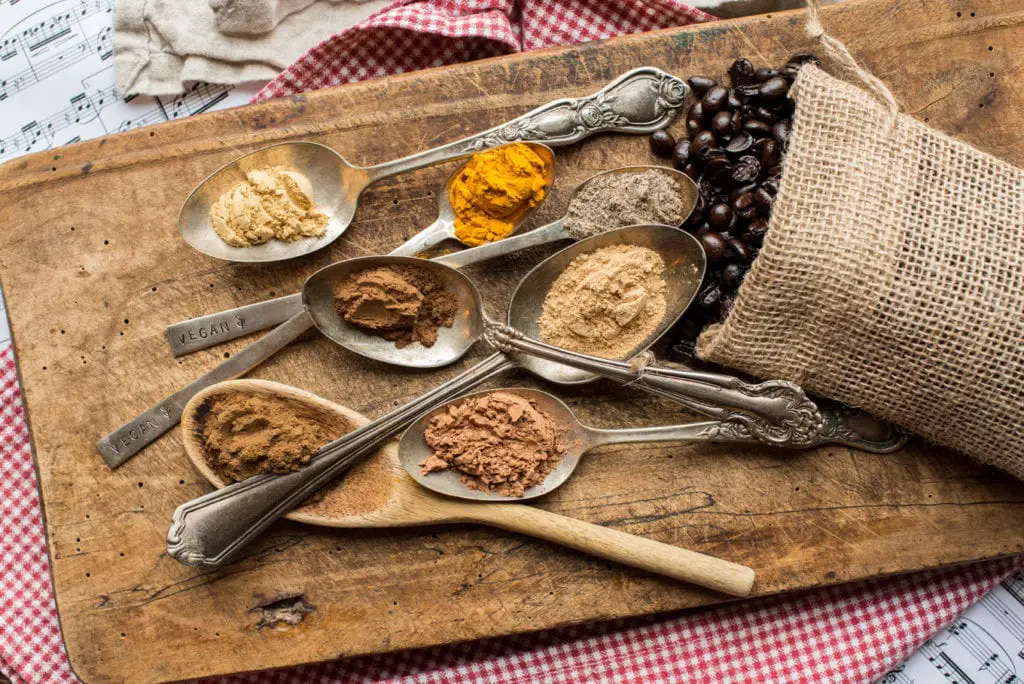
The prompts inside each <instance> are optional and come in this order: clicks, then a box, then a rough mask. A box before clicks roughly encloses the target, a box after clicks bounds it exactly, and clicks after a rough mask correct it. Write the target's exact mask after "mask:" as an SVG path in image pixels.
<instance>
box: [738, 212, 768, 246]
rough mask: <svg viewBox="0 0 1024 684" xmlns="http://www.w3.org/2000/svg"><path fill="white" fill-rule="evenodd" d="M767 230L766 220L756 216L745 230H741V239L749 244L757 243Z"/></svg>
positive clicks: (759, 242)
mask: <svg viewBox="0 0 1024 684" xmlns="http://www.w3.org/2000/svg"><path fill="white" fill-rule="evenodd" d="M767 232H768V221H766V220H765V219H763V218H756V219H754V220H753V221H751V222H750V223H749V224H748V225H747V228H746V230H744V231H743V241H744V242H746V243H747V244H748V245H749V244H755V245H759V244H761V241H762V240H763V239H764V234H765V233H767Z"/></svg>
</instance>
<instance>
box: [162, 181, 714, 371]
mask: <svg viewBox="0 0 1024 684" xmlns="http://www.w3.org/2000/svg"><path fill="white" fill-rule="evenodd" d="M651 169H654V170H657V171H659V172H662V173H666V174H669V175H671V176H672V177H673V178H675V179H676V181H677V182H678V184H679V191H680V193H681V195H682V200H683V206H684V212H683V213H684V215H689V213H690V212H691V211H693V208H694V207H695V206H696V204H697V194H698V191H697V186H696V185H695V184H694V182H693V181H692V180H690V177H689V176H687V175H686V174H684V173H682V172H680V171H677V170H675V169H672V168H668V167H665V166H624V167H621V168H618V169H612V170H610V171H604V172H602V173H598V174H595V175H593V176H591V177H590V178H588V179H586V180H585V181H583V182H582V183H581V184H580V185H579V186H578V187H577V188H576V190H574V191H573V195H572V197H573V198H575V197H576V196H577V195H578V194H579V193H580V192H581V191H582V190H583V188H584V187H585V186H586V185H587V184H588V183H590V182H592V181H593V180H595V179H597V178H601V177H603V176H608V175H611V174H617V173H633V172H637V171H647V170H651ZM456 173H457V172H456ZM454 178H455V174H453V175H452V176H451V177H450V178H449V180H448V184H447V185H446V186H445V187H446V191H445V193H443V194H444V195H445V199H444V200H443V201H444V205H443V206H442V207H441V208H440V215H441V216H442V217H445V218H444V223H441V222H442V219H441V218H439V219H438V223H435V224H434V225H433V226H431V227H429V228H426V229H424V231H422V232H421V233H419V234H418V235H415V236H413V237H412V239H411V240H409V241H408V242H406V243H405V244H404V245H402V246H401V247H399V248H398V249H396V250H395V251H394V252H391V254H393V255H405V256H412V255H415V254H417V253H419V252H420V251H422V249H423V248H422V247H418V246H414V245H413V243H414V242H415V241H417V240H420V239H423V240H425V241H426V242H431V241H432V240H434V238H435V237H437V236H439V235H440V234H441V232H444V235H445V236H446V237H447V236H449V235H448V232H449V231H451V233H452V234H454V216H453V215H452V211H451V204H450V203H449V202H448V200H447V194H448V192H447V188H448V187H449V186H450V183H451V181H452V180H453V179H454ZM438 201H439V203H441V201H442V198H438ZM569 204H570V205H571V204H572V198H570V201H569ZM448 216H451V218H450V219H449V218H447V217H448ZM439 224H441V225H440V227H438V226H439ZM611 228H612V226H610V227H609V229H611ZM428 232H429V233H431V235H428V236H427V237H426V238H421V237H420V236H422V235H423V234H424V233H428ZM571 239H573V237H572V235H570V234H569V231H568V230H566V228H565V217H562V218H560V219H558V220H557V221H554V222H552V223H549V224H547V225H546V226H541V227H540V228H535V229H533V230H531V231H529V232H527V233H523V234H521V235H511V236H509V237H506V238H504V239H503V240H499V241H497V242H493V243H491V244H487V245H480V246H478V247H473V248H471V249H467V250H463V251H461V252H456V253H454V254H447V255H445V256H444V257H443V258H442V259H441V260H442V261H443V262H444V263H446V264H448V265H449V266H452V267H454V268H460V267H462V266H468V265H470V264H473V263H478V262H479V261H480V260H483V259H494V258H497V257H500V256H506V255H509V254H513V253H515V252H518V251H520V250H523V249H526V248H528V247H536V246H538V245H545V244H548V243H551V242H557V241H559V240H571ZM302 310H303V308H302V293H301V292H296V293H295V294H293V295H287V296H284V297H277V298H276V299H269V300H267V301H264V302H257V303H255V304H248V305H246V306H239V307H236V308H234V309H228V310H226V311H220V312H218V313H213V314H208V315H206V316H200V317H198V318H191V319H189V320H187V321H181V322H180V323H174V324H172V325H169V326H167V330H166V335H167V343H168V344H169V345H170V347H171V353H172V354H174V356H182V355H184V354H191V353H192V352H195V351H199V350H200V349H207V348H208V347H212V346H214V345H217V344H220V343H222V342H227V341H229V340H234V339H237V338H239V337H243V336H245V335H249V334H251V333H254V332H257V331H259V330H263V329H265V328H272V327H274V326H275V325H280V324H281V323H284V322H285V321H287V320H288V319H289V318H291V317H292V316H294V315H295V314H297V313H301V312H302Z"/></svg>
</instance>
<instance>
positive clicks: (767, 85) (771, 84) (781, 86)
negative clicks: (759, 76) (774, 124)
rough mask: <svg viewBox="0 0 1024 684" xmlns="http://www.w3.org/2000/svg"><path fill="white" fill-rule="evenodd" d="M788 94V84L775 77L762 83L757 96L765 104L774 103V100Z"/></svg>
mask: <svg viewBox="0 0 1024 684" xmlns="http://www.w3.org/2000/svg"><path fill="white" fill-rule="evenodd" d="M788 92H789V82H788V81H786V79H784V78H781V77H779V76H775V77H773V78H769V79H768V80H767V81H765V82H764V83H762V84H761V87H760V88H759V89H758V91H757V94H758V95H759V96H760V97H761V99H762V100H764V101H765V102H774V101H775V100H779V99H781V98H782V97H783V96H785V94H786V93H788Z"/></svg>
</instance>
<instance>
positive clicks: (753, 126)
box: [743, 119, 772, 138]
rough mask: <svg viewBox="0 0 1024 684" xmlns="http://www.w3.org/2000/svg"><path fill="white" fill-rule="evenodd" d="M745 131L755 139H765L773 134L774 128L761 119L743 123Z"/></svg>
mask: <svg viewBox="0 0 1024 684" xmlns="http://www.w3.org/2000/svg"><path fill="white" fill-rule="evenodd" d="M743 130H745V131H746V132H747V133H750V134H751V135H752V136H754V137H755V138H763V137H765V136H768V135H771V134H772V127H771V126H769V125H768V124H766V123H765V122H764V121H761V120H759V119H748V120H747V121H744V122H743Z"/></svg>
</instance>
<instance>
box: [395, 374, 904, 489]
mask: <svg viewBox="0 0 1024 684" xmlns="http://www.w3.org/2000/svg"><path fill="white" fill-rule="evenodd" d="M493 391H494V390H483V391H480V392H474V393H473V394H469V395H464V396H462V397H459V398H458V399H453V400H452V401H450V402H448V404H445V405H444V406H441V407H440V408H438V409H436V410H435V411H432V412H431V413H429V414H426V415H424V416H422V417H420V419H419V420H417V421H416V422H415V423H413V424H412V425H410V426H409V427H408V428H407V429H406V431H405V433H403V434H402V439H401V442H400V443H399V447H398V457H399V460H400V461H401V463H402V467H403V468H405V470H406V472H407V473H409V475H411V476H412V478H413V479H414V480H416V481H417V482H419V483H420V484H421V485H423V486H424V487H426V488H427V489H432V490H433V491H435V492H438V493H440V494H446V495H448V496H454V497H457V498H459V499H468V500H471V501H525V500H528V499H535V498H537V497H539V496H544V495H545V494H548V493H549V492H552V491H554V490H555V489H558V488H559V487H561V486H562V485H563V484H565V481H566V480H568V479H569V476H571V475H572V474H573V472H574V471H575V470H576V466H577V465H578V464H579V462H580V459H581V458H582V457H583V455H584V454H585V453H587V452H588V451H590V450H591V449H596V448H597V447H601V446H606V445H609V444H638V443H644V442H716V443H732V444H760V443H763V442H761V440H760V439H758V438H756V437H754V436H753V435H752V434H751V433H750V432H749V431H747V430H744V429H742V428H743V426H742V424H740V423H733V422H729V421H721V420H711V421H702V422H695V423H685V424H682V425H665V426H660V427H649V428H626V429H617V430H607V429H600V428H594V427H590V426H587V425H584V424H582V423H581V422H580V421H579V420H578V419H577V418H576V415H575V414H574V413H573V412H572V409H570V408H569V407H568V406H567V405H566V404H565V403H564V402H563V401H562V400H561V399H559V398H557V397H555V396H553V395H551V394H548V393H547V392H542V391H540V390H536V389H530V388H526V387H517V388H512V389H504V388H503V389H501V390H500V391H502V392H511V393H513V394H518V395H519V396H522V397H524V398H526V399H530V400H532V401H534V402H535V403H536V406H537V407H538V408H539V409H540V410H542V411H544V412H546V413H548V414H550V415H551V416H552V417H553V418H554V419H555V421H556V422H557V423H559V424H561V425H563V426H565V435H564V438H563V440H564V442H565V445H566V447H567V448H568V452H567V453H566V454H565V456H563V457H562V460H561V461H559V463H558V466H557V467H556V468H555V469H554V470H552V471H551V472H550V473H549V474H548V476H547V477H546V478H545V479H544V481H543V482H541V483H539V484H537V485H534V486H533V487H529V488H527V489H526V493H525V494H524V495H523V496H505V495H502V494H499V493H497V492H489V491H480V490H477V489H470V488H469V487H467V486H466V485H464V484H463V483H462V480H461V475H460V473H459V472H458V471H457V470H455V469H453V468H449V469H447V470H441V471H436V472H432V473H430V474H428V475H424V474H423V473H422V472H421V470H420V463H422V462H423V461H424V460H426V459H427V458H428V457H429V456H430V455H431V449H430V447H429V446H427V443H426V441H425V439H424V433H425V432H426V430H427V428H428V427H429V426H430V420H431V419H432V418H433V417H434V415H436V414H437V413H439V412H441V411H444V410H445V409H446V408H447V406H448V405H449V404H452V403H455V402H457V401H458V402H461V401H464V400H465V399H467V398H469V397H473V396H477V395H482V394H490V393H492V392H493ZM819 408H820V410H821V412H822V414H823V416H826V418H825V420H826V421H827V422H832V423H834V424H836V425H841V426H843V428H844V430H836V431H834V432H833V433H832V434H830V435H824V434H823V435H821V436H820V438H819V440H818V441H816V442H815V443H814V444H804V445H801V447H802V448H806V447H810V446H817V445H819V444H825V443H830V442H838V443H843V444H846V443H848V442H846V441H845V440H844V439H842V437H841V433H843V432H845V431H850V432H858V431H860V433H866V434H865V435H864V436H863V437H862V438H861V439H860V440H859V441H858V442H857V445H856V446H857V447H858V448H860V449H862V450H865V451H871V452H874V453H888V452H891V451H895V450H896V449H898V448H900V447H901V446H902V445H903V444H904V443H905V442H906V437H905V435H903V433H901V432H899V431H898V430H897V429H896V428H894V427H893V426H891V425H890V424H888V423H885V422H883V421H880V420H877V419H875V418H871V417H870V416H866V414H863V413H861V412H859V411H850V410H849V409H846V408H845V407H842V406H839V405H831V406H820V407H819ZM865 417H866V418H868V419H870V422H864V418H865Z"/></svg>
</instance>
